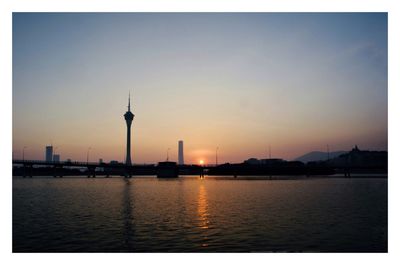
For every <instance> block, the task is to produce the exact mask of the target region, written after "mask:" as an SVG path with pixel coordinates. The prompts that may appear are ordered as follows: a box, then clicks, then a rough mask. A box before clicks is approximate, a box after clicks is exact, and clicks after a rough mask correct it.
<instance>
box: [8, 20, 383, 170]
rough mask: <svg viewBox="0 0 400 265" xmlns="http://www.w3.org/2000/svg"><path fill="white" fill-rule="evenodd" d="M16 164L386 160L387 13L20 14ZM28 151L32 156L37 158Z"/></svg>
mask: <svg viewBox="0 0 400 265" xmlns="http://www.w3.org/2000/svg"><path fill="white" fill-rule="evenodd" d="M12 33H13V100H12V102H13V125H12V127H13V157H14V158H21V157H22V153H23V150H24V155H25V159H44V155H45V146H46V145H49V144H52V145H53V146H54V148H56V151H55V152H56V153H60V154H61V159H62V160H65V159H68V158H69V159H72V160H79V161H85V160H86V157H87V153H88V149H89V147H90V151H89V160H91V161H97V160H98V159H99V158H102V159H103V160H104V161H110V160H119V161H123V160H124V159H125V150H126V149H125V148H126V146H125V145H126V124H125V121H124V118H123V114H124V113H125V112H126V111H127V105H128V94H129V93H131V110H132V112H133V113H134V114H135V118H134V121H133V125H132V160H133V162H134V163H156V162H158V161H164V160H165V159H166V156H167V149H168V148H169V149H170V151H169V157H170V160H174V161H176V160H177V151H178V140H183V141H184V153H185V162H186V163H198V162H199V160H204V161H205V163H214V162H215V152H216V148H217V147H218V161H219V163H223V162H242V161H243V160H245V159H248V158H250V157H256V158H265V157H267V156H268V150H269V147H270V148H271V155H272V157H276V158H283V159H287V160H291V159H295V158H296V157H298V156H301V155H303V154H305V153H307V152H310V151H316V150H321V151H325V150H326V146H327V145H329V147H330V150H331V151H338V150H350V149H351V148H352V147H353V146H354V145H355V144H357V145H358V146H359V148H360V149H362V150H364V149H367V150H387V130H388V119H387V107H388V98H387V97H388V92H387V83H388V81H387V14H386V13H14V14H13V32H12ZM24 146H25V148H24Z"/></svg>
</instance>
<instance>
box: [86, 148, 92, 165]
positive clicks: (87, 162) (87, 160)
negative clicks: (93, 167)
mask: <svg viewBox="0 0 400 265" xmlns="http://www.w3.org/2000/svg"><path fill="white" fill-rule="evenodd" d="M90 149H92V147H89V148H88V150H87V153H86V164H89V151H90Z"/></svg>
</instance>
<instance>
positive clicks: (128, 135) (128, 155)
mask: <svg viewBox="0 0 400 265" xmlns="http://www.w3.org/2000/svg"><path fill="white" fill-rule="evenodd" d="M134 117H135V115H134V114H133V113H132V112H131V93H129V100H128V111H127V112H125V114H124V118H125V121H126V127H127V128H126V129H127V130H126V132H127V133H126V161H125V164H126V165H127V166H130V165H132V160H131V125H132V121H133V118H134Z"/></svg>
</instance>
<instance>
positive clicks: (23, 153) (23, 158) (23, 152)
mask: <svg viewBox="0 0 400 265" xmlns="http://www.w3.org/2000/svg"><path fill="white" fill-rule="evenodd" d="M25 148H26V146H24V148H22V161H25Z"/></svg>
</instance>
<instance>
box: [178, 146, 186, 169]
mask: <svg viewBox="0 0 400 265" xmlns="http://www.w3.org/2000/svg"><path fill="white" fill-rule="evenodd" d="M178 164H179V165H183V164H185V162H184V159H183V141H182V140H180V141H179V142H178Z"/></svg>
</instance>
